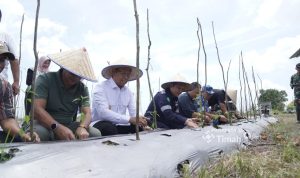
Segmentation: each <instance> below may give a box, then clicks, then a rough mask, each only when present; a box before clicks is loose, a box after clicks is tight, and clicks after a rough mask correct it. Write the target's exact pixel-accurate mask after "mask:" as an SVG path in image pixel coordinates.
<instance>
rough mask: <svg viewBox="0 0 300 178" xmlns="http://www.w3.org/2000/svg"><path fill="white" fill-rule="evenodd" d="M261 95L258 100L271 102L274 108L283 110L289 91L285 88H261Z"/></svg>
mask: <svg viewBox="0 0 300 178" xmlns="http://www.w3.org/2000/svg"><path fill="white" fill-rule="evenodd" d="M259 92H260V96H259V99H258V101H259V102H271V103H272V109H273V110H278V111H283V110H284V106H285V104H284V102H286V101H287V100H288V99H287V93H286V92H285V91H284V90H281V91H279V90H276V89H267V90H260V91H259Z"/></svg>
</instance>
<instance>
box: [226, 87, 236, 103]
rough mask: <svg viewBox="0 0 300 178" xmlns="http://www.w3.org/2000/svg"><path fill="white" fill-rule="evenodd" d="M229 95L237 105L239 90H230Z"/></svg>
mask: <svg viewBox="0 0 300 178" xmlns="http://www.w3.org/2000/svg"><path fill="white" fill-rule="evenodd" d="M227 95H228V96H229V97H230V98H231V100H232V102H233V103H234V104H236V99H237V90H232V89H228V90H227Z"/></svg>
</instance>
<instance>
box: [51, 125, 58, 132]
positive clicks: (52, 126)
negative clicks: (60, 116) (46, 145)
mask: <svg viewBox="0 0 300 178" xmlns="http://www.w3.org/2000/svg"><path fill="white" fill-rule="evenodd" d="M57 127H58V124H57V123H53V124H51V130H52V131H54V130H55V129H57Z"/></svg>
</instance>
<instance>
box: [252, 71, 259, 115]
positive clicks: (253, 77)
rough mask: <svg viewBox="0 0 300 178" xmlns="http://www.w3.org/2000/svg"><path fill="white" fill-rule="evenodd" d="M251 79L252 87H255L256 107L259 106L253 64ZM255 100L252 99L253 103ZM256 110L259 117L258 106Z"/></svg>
mask: <svg viewBox="0 0 300 178" xmlns="http://www.w3.org/2000/svg"><path fill="white" fill-rule="evenodd" d="M252 79H253V83H254V88H255V100H256V101H257V104H255V105H257V107H258V106H259V104H258V93H257V88H256V80H255V75H254V69H253V66H252ZM255 100H254V103H255ZM258 112H259V117H260V118H261V114H260V109H259V107H258Z"/></svg>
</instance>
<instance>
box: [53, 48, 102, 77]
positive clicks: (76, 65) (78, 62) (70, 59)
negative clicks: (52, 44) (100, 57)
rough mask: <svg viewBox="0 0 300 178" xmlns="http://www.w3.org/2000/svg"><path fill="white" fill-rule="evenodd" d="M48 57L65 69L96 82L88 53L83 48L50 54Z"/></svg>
mask: <svg viewBox="0 0 300 178" xmlns="http://www.w3.org/2000/svg"><path fill="white" fill-rule="evenodd" d="M48 57H49V58H50V59H51V61H53V62H54V63H56V64H57V65H59V66H60V67H62V68H64V69H66V70H67V71H69V72H71V73H73V74H75V75H77V76H79V77H81V78H84V79H86V80H89V81H92V82H97V78H96V76H95V74H94V70H93V68H92V65H91V62H90V58H89V55H88V53H87V51H86V49H85V48H80V49H75V50H68V51H64V52H60V53H55V54H50V55H48Z"/></svg>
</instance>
